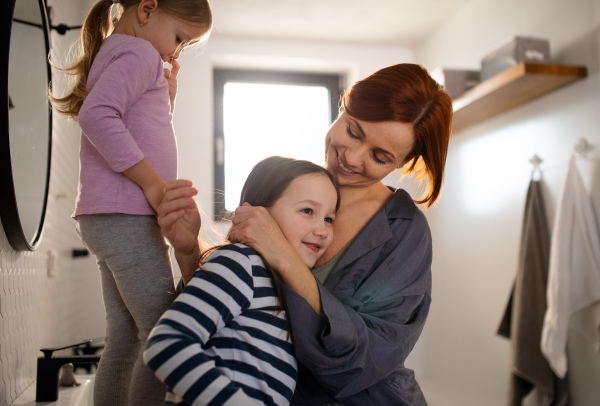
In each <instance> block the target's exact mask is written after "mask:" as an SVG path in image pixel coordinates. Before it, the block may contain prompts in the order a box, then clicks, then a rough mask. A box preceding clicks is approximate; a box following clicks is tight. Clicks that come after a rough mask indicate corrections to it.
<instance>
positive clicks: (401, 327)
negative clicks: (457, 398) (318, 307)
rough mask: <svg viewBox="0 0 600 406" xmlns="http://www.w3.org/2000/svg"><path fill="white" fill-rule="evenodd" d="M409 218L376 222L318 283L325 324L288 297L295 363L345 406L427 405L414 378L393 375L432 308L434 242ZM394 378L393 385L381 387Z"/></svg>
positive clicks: (419, 218)
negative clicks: (300, 365) (323, 279)
mask: <svg viewBox="0 0 600 406" xmlns="http://www.w3.org/2000/svg"><path fill="white" fill-rule="evenodd" d="M407 205H409V207H412V206H413V203H412V201H410V203H407ZM411 213H412V214H411V215H412V217H411V216H408V217H409V218H407V217H404V216H396V218H394V216H391V215H390V213H387V218H386V216H385V215H382V216H379V218H377V217H376V218H375V219H374V220H373V221H372V222H371V224H370V225H369V226H368V228H366V229H365V230H364V231H363V233H362V234H361V235H360V237H359V238H358V239H357V240H356V241H355V244H354V245H353V246H351V247H350V249H349V251H348V253H347V254H346V257H349V258H346V257H345V258H344V259H342V261H341V262H340V264H339V265H338V268H336V270H334V273H332V275H331V276H330V277H329V279H328V280H327V282H326V286H323V285H321V284H320V283H319V291H320V294H321V303H322V306H323V312H324V313H325V316H326V318H325V319H322V318H321V317H320V316H319V315H318V314H317V313H316V312H315V311H314V310H313V309H312V308H311V307H310V305H308V303H307V302H306V301H305V300H304V299H303V298H302V297H300V296H299V295H297V294H295V293H294V292H292V291H291V290H289V289H288V290H287V303H288V312H289V314H290V319H291V323H292V333H293V339H294V345H295V348H296V356H297V358H298V361H299V363H301V364H303V366H304V367H306V368H307V369H308V370H309V371H310V372H311V374H312V375H313V376H314V378H315V379H316V381H317V382H318V384H319V385H320V386H321V387H322V388H323V390H324V391H325V392H326V393H327V394H328V395H329V396H330V397H332V398H335V399H337V400H339V401H340V402H342V403H344V404H363V405H366V404H411V405H421V404H425V403H424V399H422V394H421V392H420V389H419V388H418V385H416V382H414V376H412V375H410V374H405V372H406V371H404V372H402V373H397V374H392V373H393V372H394V371H396V372H398V370H399V369H403V366H404V361H405V359H406V357H407V356H408V354H409V353H410V351H411V350H412V349H413V347H414V345H415V343H416V341H417V339H418V338H419V336H420V334H421V331H422V329H423V326H424V324H425V320H426V318H427V314H428V312H429V307H430V303H431V296H430V292H431V290H430V289H431V270H430V267H431V258H432V257H431V235H430V232H429V227H428V226H427V222H426V220H425V217H424V216H423V215H422V213H421V212H420V211H418V210H416V211H414V212H411ZM344 264H345V265H344ZM392 375H393V376H394V378H393V379H397V380H394V382H393V383H392V384H391V385H387V384H385V383H382V381H384V380H387V379H392V378H390V376H392ZM399 376H404V377H406V378H407V379H403V378H398V377H399ZM409 376H410V377H409ZM409 381H410V382H409ZM299 389H300V390H302V388H299ZM413 395H414V400H412V401H410V402H407V403H402V402H401V399H405V400H408V399H411V398H412V396H413ZM381 402H383V403H381ZM390 402H392V403H390Z"/></svg>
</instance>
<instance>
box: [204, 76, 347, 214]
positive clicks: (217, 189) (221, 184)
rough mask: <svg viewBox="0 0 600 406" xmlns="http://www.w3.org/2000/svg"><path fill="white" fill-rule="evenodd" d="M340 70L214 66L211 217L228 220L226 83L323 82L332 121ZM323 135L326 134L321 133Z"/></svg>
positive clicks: (293, 83) (338, 87)
mask: <svg viewBox="0 0 600 406" xmlns="http://www.w3.org/2000/svg"><path fill="white" fill-rule="evenodd" d="M342 80H343V77H342V75H341V74H337V73H312V72H288V71H269V70H251V69H230V68H214V69H213V85H214V92H213V95H214V96H213V97H214V104H213V105H214V137H213V162H214V167H213V168H214V187H213V190H214V193H213V196H214V216H213V217H214V219H215V221H224V220H229V219H230V218H231V216H232V214H233V213H232V212H230V211H228V210H226V209H225V150H224V148H225V134H224V122H223V97H224V93H225V84H226V83H230V82H237V83H264V84H281V85H296V86H323V87H325V88H327V89H328V90H329V95H330V99H331V100H330V105H331V122H333V121H334V120H335V119H336V117H337V114H338V102H339V98H340V95H341V93H342V89H343V87H342V83H341V82H342ZM323 136H325V134H323Z"/></svg>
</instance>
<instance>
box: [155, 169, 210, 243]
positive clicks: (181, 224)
mask: <svg viewBox="0 0 600 406" xmlns="http://www.w3.org/2000/svg"><path fill="white" fill-rule="evenodd" d="M197 194H198V190H197V189H196V188H194V187H193V186H192V182H191V181H189V180H184V179H179V180H174V181H170V182H167V183H166V184H165V194H164V197H163V199H162V202H161V203H160V205H159V206H158V209H157V211H156V212H157V214H158V224H159V225H160V229H161V231H162V233H163V235H164V236H165V237H167V239H168V240H169V242H170V243H171V245H172V246H173V248H174V249H175V251H179V252H182V253H189V252H192V251H194V250H197V249H198V234H199V233H200V226H201V224H202V223H201V218H200V210H199V208H198V204H197V203H196V201H195V200H194V196H195V195H197Z"/></svg>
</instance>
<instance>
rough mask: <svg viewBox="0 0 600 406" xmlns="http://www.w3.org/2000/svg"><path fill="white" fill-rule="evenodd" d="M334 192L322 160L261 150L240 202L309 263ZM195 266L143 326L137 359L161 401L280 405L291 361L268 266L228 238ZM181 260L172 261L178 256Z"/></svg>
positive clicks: (320, 244) (290, 378) (327, 234)
mask: <svg viewBox="0 0 600 406" xmlns="http://www.w3.org/2000/svg"><path fill="white" fill-rule="evenodd" d="M338 203H339V194H338V190H337V186H336V184H335V182H334V180H333V178H332V177H331V175H330V174H329V172H327V171H326V170H325V169H324V168H323V167H321V166H318V165H316V164H313V163H311V162H308V161H301V160H295V159H290V158H282V157H270V158H267V159H265V160H263V161H261V162H259V163H258V164H257V165H256V166H255V167H254V168H253V170H252V171H251V173H250V175H249V176H248V179H247V180H246V183H245V185H244V187H243V189H242V194H241V198H240V205H242V204H250V205H252V206H263V207H266V208H267V210H268V211H269V213H270V214H271V216H272V217H273V218H274V220H275V221H276V223H277V224H278V225H279V227H280V229H281V232H282V233H283V235H284V237H285V238H286V239H287V240H288V241H289V242H290V244H291V245H292V246H293V247H294V248H295V250H296V252H297V253H298V255H299V257H300V258H302V260H303V261H304V262H305V264H306V265H307V266H308V267H311V268H312V267H313V266H314V264H315V262H316V261H317V259H318V258H319V257H320V256H321V255H322V253H323V252H324V251H325V250H326V248H327V247H328V246H329V245H330V243H331V241H332V238H333V234H332V222H333V219H334V217H335V212H336V210H337V205H338ZM200 262H201V267H200V269H198V270H197V271H196V272H195V273H194V274H193V276H192V277H191V279H190V280H189V281H188V280H186V279H189V278H186V272H185V271H184V269H182V275H183V278H184V283H185V284H186V286H185V287H184V288H183V291H182V293H181V294H180V295H179V296H178V298H177V299H176V300H175V302H174V303H173V305H172V306H171V307H170V308H169V310H167V312H166V313H165V314H164V315H163V316H162V317H161V319H160V320H159V322H158V324H157V325H156V327H155V328H154V329H153V330H152V332H151V333H150V337H149V339H148V345H147V347H146V350H145V352H144V360H145V362H146V363H147V365H148V366H149V367H150V368H151V369H152V370H153V371H154V373H155V375H156V376H157V377H158V378H159V379H160V380H161V381H163V382H164V383H165V384H166V385H167V386H168V388H169V389H170V393H169V395H168V396H167V404H168V405H173V404H177V405H194V406H195V405H207V404H210V405H243V406H246V405H288V404H289V402H290V399H291V397H292V394H293V392H294V388H295V385H296V376H297V363H296V361H295V359H294V356H293V347H292V343H291V338H290V337H291V335H290V331H289V323H288V322H287V314H286V311H285V308H284V306H285V300H284V298H283V292H284V289H283V287H282V286H281V282H280V281H279V279H278V277H277V274H275V273H271V272H270V271H269V269H268V266H267V265H266V264H265V263H264V261H263V260H262V258H261V257H260V256H259V255H258V253H257V252H256V251H254V250H253V249H252V248H249V247H247V246H245V245H243V244H239V243H238V244H231V243H227V244H224V245H220V246H217V247H213V248H211V249H209V250H208V251H206V252H204V253H203V254H202V255H201V261H200ZM180 265H181V264H180Z"/></svg>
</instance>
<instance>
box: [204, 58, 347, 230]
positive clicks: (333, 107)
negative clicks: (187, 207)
mask: <svg viewBox="0 0 600 406" xmlns="http://www.w3.org/2000/svg"><path fill="white" fill-rule="evenodd" d="M214 86H215V89H214V97H215V103H214V106H215V138H214V162H215V167H214V173H215V180H214V182H215V183H214V184H215V217H216V218H217V219H220V218H223V217H224V216H226V215H227V214H228V213H230V212H231V211H233V210H234V209H235V208H236V207H237V206H238V204H239V197H240V192H241V190H242V186H243V185H244V182H245V181H246V177H247V176H248V174H249V173H250V170H251V169H252V167H253V166H254V165H255V164H256V163H257V162H258V161H260V160H261V159H263V158H266V157H269V156H272V155H280V156H286V157H290V158H296V159H305V160H308V161H312V162H315V163H317V164H319V165H323V164H324V163H325V134H326V132H327V129H328V128H329V125H330V124H331V123H332V121H333V120H334V119H335V117H336V115H337V108H338V101H339V95H340V93H341V91H340V76H339V75H332V74H312V73H290V72H273V71H249V70H237V69H215V70H214Z"/></svg>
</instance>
